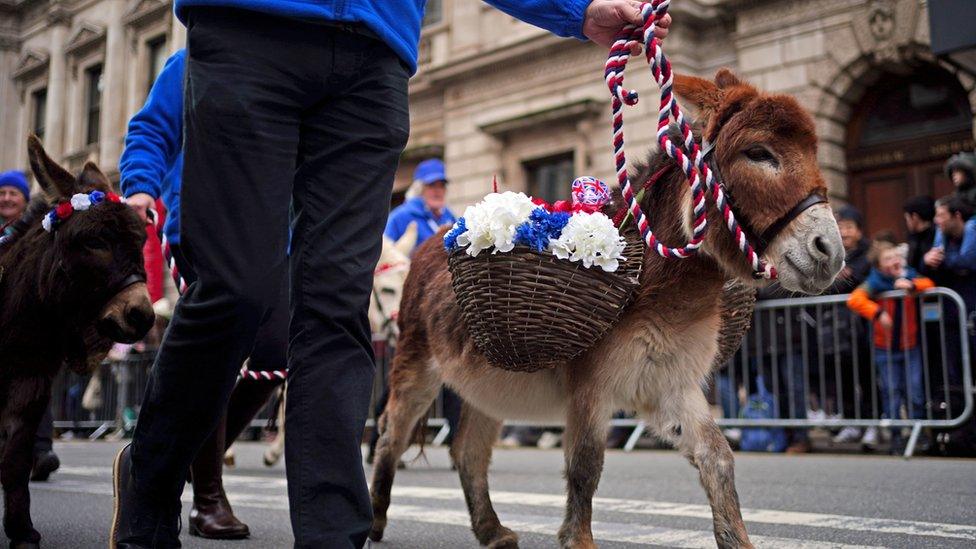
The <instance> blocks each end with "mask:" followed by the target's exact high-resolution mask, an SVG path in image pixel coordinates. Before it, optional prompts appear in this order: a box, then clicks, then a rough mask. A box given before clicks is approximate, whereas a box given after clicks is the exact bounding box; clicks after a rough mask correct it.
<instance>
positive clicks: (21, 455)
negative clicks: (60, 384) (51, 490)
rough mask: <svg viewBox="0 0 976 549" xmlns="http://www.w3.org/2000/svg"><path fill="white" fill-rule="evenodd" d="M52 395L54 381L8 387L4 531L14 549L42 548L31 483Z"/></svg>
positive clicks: (0, 470) (0, 480) (1, 475)
mask: <svg viewBox="0 0 976 549" xmlns="http://www.w3.org/2000/svg"><path fill="white" fill-rule="evenodd" d="M50 391H51V380H50V379H48V378H46V377H30V378H19V379H14V380H11V381H10V383H9V385H8V390H7V394H6V396H7V401H6V403H5V405H4V407H3V416H2V417H3V428H4V430H5V431H6V432H7V444H6V446H5V447H4V449H3V461H2V463H0V484H2V485H3V494H4V504H5V508H4V515H3V529H4V532H5V533H6V534H7V537H8V538H10V546H11V547H12V548H17V549H29V548H36V547H39V546H40V545H39V544H40V541H41V535H40V534H39V533H38V532H37V530H35V529H34V524H33V523H32V522H31V517H30V491H29V488H28V482H29V480H30V472H31V466H32V465H33V458H34V451H33V450H34V436H35V433H37V425H38V424H39V423H40V421H41V417H42V416H43V415H44V410H45V408H47V405H48V400H49V397H50Z"/></svg>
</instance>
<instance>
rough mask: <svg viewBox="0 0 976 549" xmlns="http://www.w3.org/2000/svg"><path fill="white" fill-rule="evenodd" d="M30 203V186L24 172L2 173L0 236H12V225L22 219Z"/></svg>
mask: <svg viewBox="0 0 976 549" xmlns="http://www.w3.org/2000/svg"><path fill="white" fill-rule="evenodd" d="M28 202H30V185H28V184H27V177H26V176H25V175H24V172H20V171H16V170H11V171H9V172H2V173H0V236H5V235H8V234H11V232H12V230H13V229H12V228H11V227H10V225H11V224H12V223H13V222H14V221H17V220H18V219H20V216H21V215H23V214H24V211H25V210H26V209H27V203H28Z"/></svg>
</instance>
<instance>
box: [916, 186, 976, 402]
mask: <svg viewBox="0 0 976 549" xmlns="http://www.w3.org/2000/svg"><path fill="white" fill-rule="evenodd" d="M973 212H974V208H973V206H972V205H970V204H969V203H968V202H966V201H965V200H964V199H963V197H962V196H960V195H959V194H952V195H949V196H946V197H943V198H941V199H939V200H938V201H937V202H936V203H935V224H936V226H937V227H938V230H937V231H936V235H935V243H934V245H933V246H932V249H931V250H929V251H928V253H926V254H925V259H924V263H925V269H924V271H923V272H924V273H925V274H927V275H928V276H930V277H931V278H932V279H933V280H935V282H936V284H938V285H939V286H945V287H946V288H949V289H952V290H954V291H955V292H956V293H958V294H959V295H960V296H962V299H963V302H964V303H965V305H966V311H965V315H966V316H967V317H968V318H970V319H972V318H973V316H974V311H976V220H974V219H972V217H973ZM944 307H945V313H946V315H947V318H953V317H954V315H955V314H956V311H955V304H954V303H952V302H951V301H948V300H947V301H945V304H944ZM945 326H946V340H947V349H946V356H947V358H948V362H949V364H950V368H949V382H950V383H951V384H952V385H954V386H958V385H959V384H960V383H961V381H962V378H961V374H962V370H961V364H962V362H961V357H959V356H958V352H956V351H955V350H956V349H958V348H959V346H958V343H957V342H958V341H959V338H960V337H962V336H963V335H965V334H960V333H959V331H958V330H959V329H958V326H957V325H956V323H955V322H946V323H945ZM969 337H970V350H971V351H972V350H973V348H974V344H976V340H974V338H973V337H972V335H971V334H970V336H969Z"/></svg>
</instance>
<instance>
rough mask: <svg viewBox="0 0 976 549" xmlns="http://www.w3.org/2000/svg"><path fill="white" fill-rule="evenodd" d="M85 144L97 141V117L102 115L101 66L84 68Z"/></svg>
mask: <svg viewBox="0 0 976 549" xmlns="http://www.w3.org/2000/svg"><path fill="white" fill-rule="evenodd" d="M85 90H86V93H85V113H86V114H87V117H88V120H87V123H86V124H85V144H86V145H91V144H93V143H98V133H99V132H98V130H99V127H98V126H99V119H100V118H101V115H102V66H101V65H95V66H93V67H89V68H88V69H86V70H85Z"/></svg>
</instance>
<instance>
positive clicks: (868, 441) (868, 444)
mask: <svg viewBox="0 0 976 549" xmlns="http://www.w3.org/2000/svg"><path fill="white" fill-rule="evenodd" d="M861 446H863V447H864V448H865V449H867V450H871V451H874V450H876V449H877V448H878V428H877V427H868V428H867V429H865V430H864V436H863V437H861Z"/></svg>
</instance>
